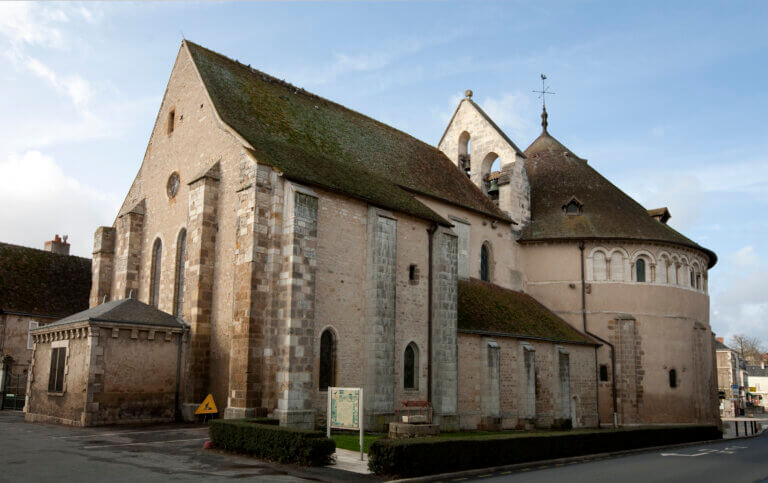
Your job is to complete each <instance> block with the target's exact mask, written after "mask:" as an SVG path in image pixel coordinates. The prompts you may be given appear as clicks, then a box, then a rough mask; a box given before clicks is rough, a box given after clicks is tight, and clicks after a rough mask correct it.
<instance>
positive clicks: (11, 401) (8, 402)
mask: <svg viewBox="0 0 768 483" xmlns="http://www.w3.org/2000/svg"><path fill="white" fill-rule="evenodd" d="M26 395H27V374H26V373H25V374H11V373H10V372H9V373H7V374H6V376H5V390H4V391H3V394H2V398H1V400H0V409H10V410H13V411H21V410H22V409H24V399H25V397H26Z"/></svg>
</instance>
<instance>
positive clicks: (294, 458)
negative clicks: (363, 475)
mask: <svg viewBox="0 0 768 483" xmlns="http://www.w3.org/2000/svg"><path fill="white" fill-rule="evenodd" d="M261 419H262V418H253V419H215V420H213V421H211V422H210V424H209V426H208V433H209V434H210V437H211V441H212V442H213V444H214V445H215V446H216V447H217V448H221V449H223V450H226V451H232V452H236V453H245V454H249V455H252V456H256V457H258V458H263V459H267V460H272V461H277V462H279V463H295V464H300V465H307V466H322V465H327V464H329V463H331V456H332V455H333V453H334V452H335V451H336V443H334V442H333V440H330V439H328V438H326V437H325V434H324V433H322V432H320V431H307V430H303V429H293V428H284V427H280V426H276V425H275V424H276V423H274V422H272V421H275V420H270V421H267V422H261V423H255V422H252V421H254V420H261ZM264 419H266V418H264Z"/></svg>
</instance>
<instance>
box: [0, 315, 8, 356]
mask: <svg viewBox="0 0 768 483" xmlns="http://www.w3.org/2000/svg"><path fill="white" fill-rule="evenodd" d="M0 314H3V338H2V339H0V357H2V355H3V354H4V352H3V350H4V349H5V327H6V326H7V325H8V314H6V313H4V312H3V311H2V309H0Z"/></svg>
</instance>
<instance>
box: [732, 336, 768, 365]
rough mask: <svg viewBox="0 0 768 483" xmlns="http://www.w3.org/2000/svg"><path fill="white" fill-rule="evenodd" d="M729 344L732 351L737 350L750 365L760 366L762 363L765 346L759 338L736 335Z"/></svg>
mask: <svg viewBox="0 0 768 483" xmlns="http://www.w3.org/2000/svg"><path fill="white" fill-rule="evenodd" d="M729 342H730V345H731V349H733V350H735V351H736V352H737V353H738V354H739V357H741V358H742V359H744V360H745V361H747V363H748V364H760V362H761V361H762V359H763V353H764V352H765V346H764V345H763V342H762V341H761V340H760V339H758V338H757V337H752V336H748V335H744V334H734V335H732V336H731V340H730V341H729Z"/></svg>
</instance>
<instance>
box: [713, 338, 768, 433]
mask: <svg viewBox="0 0 768 483" xmlns="http://www.w3.org/2000/svg"><path fill="white" fill-rule="evenodd" d="M715 352H716V354H717V389H718V393H719V397H720V416H721V417H726V418H731V417H735V416H740V415H742V414H743V413H744V409H745V408H746V407H747V389H748V387H746V386H747V381H746V380H747V372H746V363H745V362H744V360H743V359H742V358H741V357H739V353H738V352H736V351H735V350H733V349H731V348H730V347H728V346H727V345H725V343H724V342H723V338H722V337H718V338H717V340H716V341H715ZM766 387H767V388H768V385H766Z"/></svg>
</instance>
